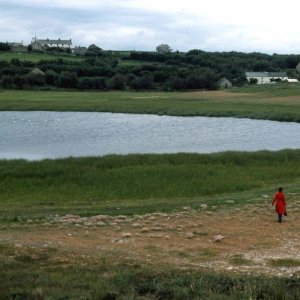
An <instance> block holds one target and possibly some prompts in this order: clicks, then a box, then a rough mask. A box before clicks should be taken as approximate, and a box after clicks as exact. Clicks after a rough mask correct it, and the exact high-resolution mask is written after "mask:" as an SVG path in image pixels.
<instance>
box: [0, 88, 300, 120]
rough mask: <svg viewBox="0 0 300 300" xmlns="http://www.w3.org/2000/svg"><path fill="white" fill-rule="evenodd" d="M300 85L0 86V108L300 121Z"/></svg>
mask: <svg viewBox="0 0 300 300" xmlns="http://www.w3.org/2000/svg"><path fill="white" fill-rule="evenodd" d="M299 94H300V86H298V85H285V84H282V85H278V86H268V87H265V86H264V87H260V86H258V87H246V88H242V89H231V90H225V91H224V90H223V91H214V92H205V91H203V92H180V93H175V92H174V93H167V92H126V91H122V92H92V91H84V92H78V91H11V90H10V91H8V90H2V91H0V110H2V111H4V110H6V111H8V110H23V111H26V110H48V111H99V112H120V113H145V114H158V115H177V116H217V117H220V116H225V117H229V116H231V117H246V118H253V119H269V120H278V121H294V122H300V96H299Z"/></svg>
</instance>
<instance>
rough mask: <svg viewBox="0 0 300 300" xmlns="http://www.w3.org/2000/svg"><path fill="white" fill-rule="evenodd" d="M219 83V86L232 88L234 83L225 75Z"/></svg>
mask: <svg viewBox="0 0 300 300" xmlns="http://www.w3.org/2000/svg"><path fill="white" fill-rule="evenodd" d="M218 85H219V87H221V88H225V89H226V88H231V87H232V83H231V81H229V80H228V79H226V78H225V77H223V78H221V79H220V80H219V81H218Z"/></svg>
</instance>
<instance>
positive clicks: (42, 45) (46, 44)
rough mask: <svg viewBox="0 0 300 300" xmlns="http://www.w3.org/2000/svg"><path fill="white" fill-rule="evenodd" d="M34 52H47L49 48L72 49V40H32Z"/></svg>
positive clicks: (35, 38)
mask: <svg viewBox="0 0 300 300" xmlns="http://www.w3.org/2000/svg"><path fill="white" fill-rule="evenodd" d="M31 46H32V50H39V51H42V50H46V49H48V48H61V49H71V47H72V40H71V39H70V40H61V39H60V38H59V39H58V40H51V39H48V38H47V39H38V38H37V37H34V38H32V40H31Z"/></svg>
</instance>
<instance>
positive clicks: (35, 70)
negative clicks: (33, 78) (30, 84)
mask: <svg viewBox="0 0 300 300" xmlns="http://www.w3.org/2000/svg"><path fill="white" fill-rule="evenodd" d="M29 74H31V75H45V73H44V72H43V71H42V70H41V69H39V68H35V69H33V70H32V71H30V72H29Z"/></svg>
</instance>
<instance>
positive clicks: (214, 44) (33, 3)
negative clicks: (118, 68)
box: [0, 0, 300, 54]
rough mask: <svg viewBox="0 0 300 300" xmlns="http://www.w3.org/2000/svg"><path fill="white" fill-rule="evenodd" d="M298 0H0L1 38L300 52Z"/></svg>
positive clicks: (111, 46) (115, 45) (119, 47)
mask: <svg viewBox="0 0 300 300" xmlns="http://www.w3.org/2000/svg"><path fill="white" fill-rule="evenodd" d="M299 11H300V1H299V0H285V1H283V0H272V1H270V0H265V1H263V0H246V1H245V0H226V1H224V0H181V1H179V0H0V41H1V42H6V41H8V42H21V41H23V42H24V44H25V45H27V44H29V43H30V42H31V39H32V37H34V36H37V38H41V39H43V38H50V39H58V38H61V39H70V38H71V39H72V42H73V46H75V45H77V46H79V45H80V46H89V45H90V44H96V45H97V46H99V47H100V48H102V49H104V50H136V51H155V49H156V46H158V45H159V44H162V43H164V44H168V45H169V46H170V47H171V48H172V49H173V50H174V51H177V50H178V51H181V52H186V51H189V50H192V49H201V50H204V51H241V52H247V53H249V52H262V53H268V54H272V53H278V54H299V53H300V26H299V21H298V20H299Z"/></svg>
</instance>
